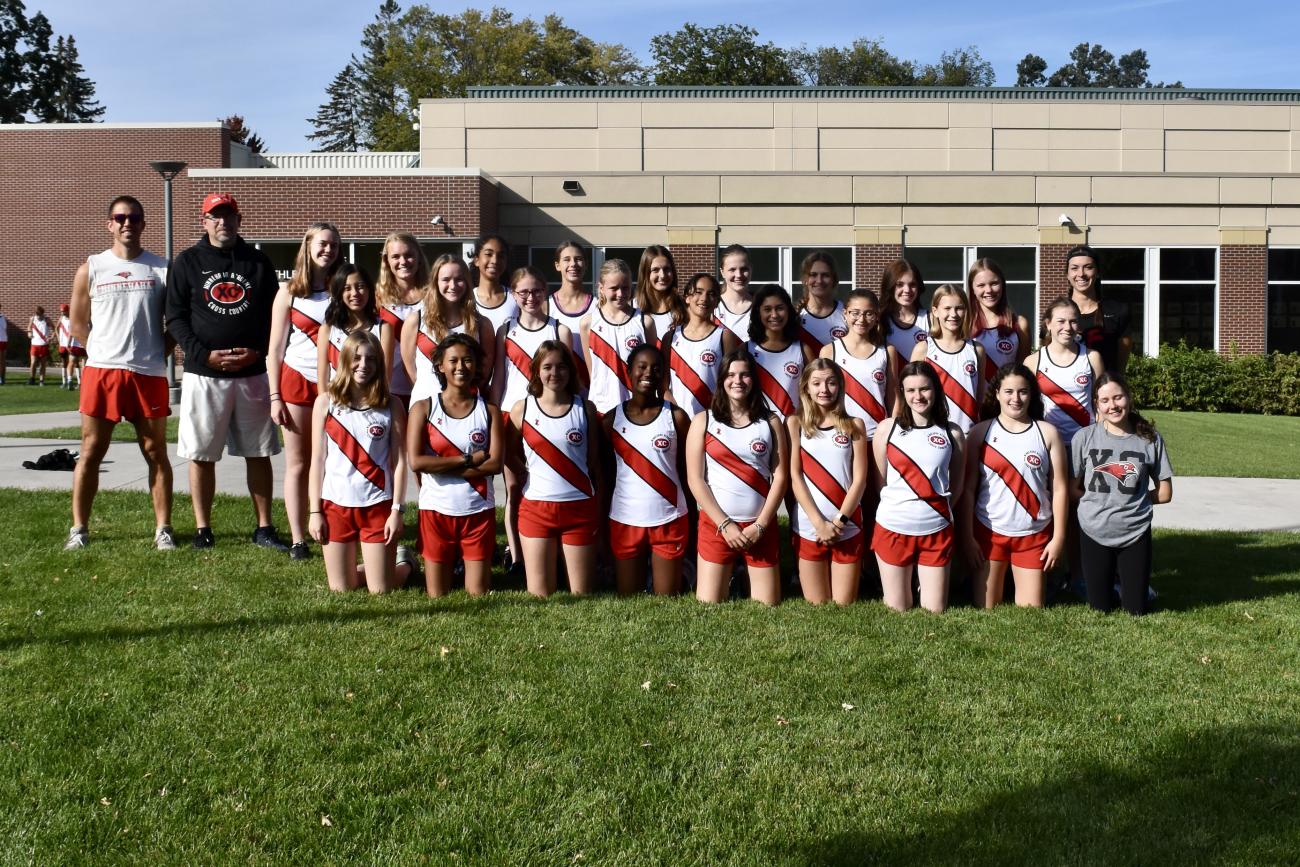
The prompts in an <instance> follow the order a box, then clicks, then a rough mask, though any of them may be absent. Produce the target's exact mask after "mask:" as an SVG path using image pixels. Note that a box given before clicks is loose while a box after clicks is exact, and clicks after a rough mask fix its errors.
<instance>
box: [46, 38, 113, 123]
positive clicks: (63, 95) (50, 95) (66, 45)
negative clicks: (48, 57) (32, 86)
mask: <svg viewBox="0 0 1300 867" xmlns="http://www.w3.org/2000/svg"><path fill="white" fill-rule="evenodd" d="M52 66H53V69H52V70H51V71H52V73H53V77H52V87H50V88H48V91H47V94H46V95H45V97H44V99H45V100H46V101H47V104H46V105H45V106H43V108H44V114H43V115H42V112H41V111H40V110H39V109H38V104H33V106H32V110H33V111H34V112H36V113H37V116H38V117H40V118H41V120H48V121H57V122H60V123H90V122H93V121H97V120H99V119H100V118H102V117H103V116H104V107H103V106H102V105H100V104H99V101H98V100H97V99H95V84H94V82H92V81H91V80H90V79H89V78H87V77H86V76H85V75H84V74H83V73H85V71H86V70H85V68H84V67H83V66H82V65H81V60H80V59H79V57H78V54H77V40H76V39H75V38H74V37H72V36H69V37H67V38H66V39H65V38H64V37H62V36H60V37H59V38H58V41H57V42H56V43H55V46H54V63H53V64H52Z"/></svg>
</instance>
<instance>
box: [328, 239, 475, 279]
mask: <svg viewBox="0 0 1300 867" xmlns="http://www.w3.org/2000/svg"><path fill="white" fill-rule="evenodd" d="M462 247H463V245H462V244H461V242H460V241H421V242H420V249H422V250H423V251H424V257H425V259H426V260H427V261H428V262H429V264H430V265H432V264H433V263H434V261H435V260H436V259H437V258H438V257H439V256H441V255H443V254H444V253H451V254H452V255H454V256H460V255H461V250H462ZM343 249H344V252H345V253H348V255H349V260H348V261H350V262H351V263H352V264H353V265H360V266H361V267H362V268H365V269H366V271H367V272H369V274H370V277H371V279H374V280H378V279H379V265H380V262H379V257H380V256H382V255H383V252H384V242H383V241H350V242H344V244H343ZM349 251H350V252H349ZM430 276H432V275H430Z"/></svg>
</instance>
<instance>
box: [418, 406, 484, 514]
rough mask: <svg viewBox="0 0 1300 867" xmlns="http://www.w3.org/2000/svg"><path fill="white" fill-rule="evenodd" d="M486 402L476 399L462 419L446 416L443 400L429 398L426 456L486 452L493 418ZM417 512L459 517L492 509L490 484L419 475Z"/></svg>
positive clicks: (478, 479) (446, 475)
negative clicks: (427, 453)
mask: <svg viewBox="0 0 1300 867" xmlns="http://www.w3.org/2000/svg"><path fill="white" fill-rule="evenodd" d="M487 407H488V405H487V401H485V400H483V398H481V397H480V398H478V399H477V400H476V401H475V402H474V408H473V409H472V410H470V411H469V414H468V415H466V416H465V417H464V418H456V417H454V416H451V415H448V414H447V411H446V410H445V409H444V408H443V406H442V396H441V395H437V394H435V395H433V396H432V397H430V398H429V417H428V419H427V420H426V421H425V423H424V442H425V445H426V448H427V449H428V452H429V453H431V454H435V455H438V456H439V457H444V458H450V457H456V456H458V455H466V454H469V453H470V452H477V451H484V450H486V449H487V448H489V437H490V436H491V433H492V418H491V416H489V415H488V409H487ZM420 482H421V484H420V509H421V510H423V511H426V512H438V513H439V514H442V515H450V516H452V517H459V516H462V515H477V514H478V513H479V512H482V511H484V510H486V509H495V508H496V500H495V499H494V494H493V490H492V480H491V479H490V478H488V477H486V476H477V477H475V478H472V479H464V478H461V477H460V476H459V475H457V474H455V473H421V474H420Z"/></svg>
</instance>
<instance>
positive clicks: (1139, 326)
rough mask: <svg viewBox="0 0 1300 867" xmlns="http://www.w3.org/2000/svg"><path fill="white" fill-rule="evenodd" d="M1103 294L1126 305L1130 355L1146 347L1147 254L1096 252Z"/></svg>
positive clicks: (1137, 251) (1129, 250) (1115, 249)
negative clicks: (1131, 349)
mask: <svg viewBox="0 0 1300 867" xmlns="http://www.w3.org/2000/svg"><path fill="white" fill-rule="evenodd" d="M1097 258H1098V260H1099V261H1098V262H1097V266H1098V270H1100V271H1101V275H1102V279H1101V286H1102V290H1101V291H1102V293H1103V294H1104V295H1105V296H1106V297H1107V298H1114V299H1115V300H1116V301H1123V302H1124V303H1125V304H1126V305H1128V315H1129V327H1130V329H1131V330H1130V332H1129V333H1130V335H1131V336H1132V338H1133V352H1134V353H1135V354H1141V353H1142V352H1144V351H1145V347H1146V343H1147V341H1146V292H1147V250H1146V248H1145V247H1105V248H1097Z"/></svg>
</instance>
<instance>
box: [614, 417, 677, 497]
mask: <svg viewBox="0 0 1300 867" xmlns="http://www.w3.org/2000/svg"><path fill="white" fill-rule="evenodd" d="M614 451H615V452H616V453H617V454H618V456H619V457H620V458H622V459H623V463H625V464H627V465H628V468H629V469H631V470H632V472H634V473H636V474H637V475H638V476H640V477H641V481H643V482H645V483H646V484H647V485H649V486H650V487H651V488H653V489H654V490H655V492H657V493H658V494H659V496H661V497H663V498H664V499H665V500H667V501H668V502H669V503H670V504H671V505H673V506H676V505H677V483H676V482H674V481H673V480H672V479H671V478H669V476H668V474H667V473H665V472H664V471H663V470H661V469H659V468H658V467H656V466H655V465H654V464H652V463H650V459H649V458H647V457H646V456H645V455H643V454H641V453H640V452H639V451H637V450H636V446H634V445H632V444H631V443H630V442H628V441H627V440H626V439H624V438H623V435H622V434H621V433H619V432H618V431H617V430H616V431H614Z"/></svg>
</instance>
